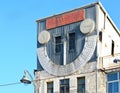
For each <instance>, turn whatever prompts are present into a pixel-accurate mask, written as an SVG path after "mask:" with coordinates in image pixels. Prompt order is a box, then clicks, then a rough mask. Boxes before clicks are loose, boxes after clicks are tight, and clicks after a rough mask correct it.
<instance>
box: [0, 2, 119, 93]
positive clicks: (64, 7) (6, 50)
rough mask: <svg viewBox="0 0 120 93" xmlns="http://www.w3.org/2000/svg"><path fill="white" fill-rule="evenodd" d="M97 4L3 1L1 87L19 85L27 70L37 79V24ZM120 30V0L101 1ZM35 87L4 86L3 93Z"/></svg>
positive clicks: (21, 92)
mask: <svg viewBox="0 0 120 93" xmlns="http://www.w3.org/2000/svg"><path fill="white" fill-rule="evenodd" d="M95 1H96V0H0V85H4V84H11V83H16V82H19V80H20V79H21V78H22V76H23V74H24V73H23V71H24V70H25V69H27V70H28V71H29V72H30V73H31V75H32V76H33V78H34V74H33V71H34V69H36V63H37V61H36V60H37V59H36V58H37V55H36V54H37V53H36V50H37V46H36V40H37V37H36V36H37V34H36V28H37V27H36V22H35V21H36V20H37V19H39V18H44V17H47V16H51V15H54V14H59V13H62V12H65V11H68V10H72V9H75V8H79V7H81V6H84V5H87V4H90V3H92V2H95ZM101 3H102V5H103V6H104V8H105V9H106V11H107V12H108V14H109V15H110V17H111V19H112V20H113V21H114V23H115V24H116V26H117V27H118V29H120V12H119V9H120V5H119V4H120V0H101ZM33 92H34V88H33V85H32V84H31V85H24V84H16V85H9V86H0V93H33Z"/></svg>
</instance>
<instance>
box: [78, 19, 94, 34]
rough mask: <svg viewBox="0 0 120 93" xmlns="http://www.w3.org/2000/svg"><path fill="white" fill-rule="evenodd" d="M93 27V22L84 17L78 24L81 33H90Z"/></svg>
mask: <svg viewBox="0 0 120 93" xmlns="http://www.w3.org/2000/svg"><path fill="white" fill-rule="evenodd" d="M94 28H95V23H94V21H93V20H92V19H85V20H84V21H82V23H81V25H80V30H81V32H82V33H83V34H88V33H91V32H92V31H93V30H94Z"/></svg>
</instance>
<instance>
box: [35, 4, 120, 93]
mask: <svg viewBox="0 0 120 93" xmlns="http://www.w3.org/2000/svg"><path fill="white" fill-rule="evenodd" d="M36 22H37V38H38V39H37V69H36V70H35V78H36V81H35V91H36V93H120V32H119V30H118V29H117V27H116V26H115V24H114V23H113V21H112V20H111V19H110V17H109V15H108V14H107V12H106V11H105V9H104V8H103V6H102V5H101V3H100V2H96V3H92V4H89V5H86V6H83V7H80V8H77V9H74V10H71V11H67V12H64V13H61V14H57V15H53V16H50V17H46V18H43V19H39V20H37V21H36Z"/></svg>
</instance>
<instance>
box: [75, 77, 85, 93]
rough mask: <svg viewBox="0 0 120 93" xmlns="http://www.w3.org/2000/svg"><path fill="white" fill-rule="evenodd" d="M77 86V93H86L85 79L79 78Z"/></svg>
mask: <svg viewBox="0 0 120 93" xmlns="http://www.w3.org/2000/svg"><path fill="white" fill-rule="evenodd" d="M77 85H78V88H77V91H78V92H77V93H85V77H81V78H78V79H77Z"/></svg>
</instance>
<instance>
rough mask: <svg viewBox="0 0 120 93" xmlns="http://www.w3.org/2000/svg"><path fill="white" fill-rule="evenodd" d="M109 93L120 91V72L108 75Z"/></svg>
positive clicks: (119, 92)
mask: <svg viewBox="0 0 120 93" xmlns="http://www.w3.org/2000/svg"><path fill="white" fill-rule="evenodd" d="M107 87H108V88H107V91H108V92H107V93H120V89H119V88H120V72H114V73H109V74H108V75H107Z"/></svg>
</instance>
